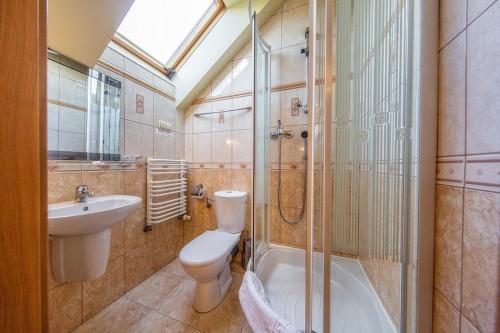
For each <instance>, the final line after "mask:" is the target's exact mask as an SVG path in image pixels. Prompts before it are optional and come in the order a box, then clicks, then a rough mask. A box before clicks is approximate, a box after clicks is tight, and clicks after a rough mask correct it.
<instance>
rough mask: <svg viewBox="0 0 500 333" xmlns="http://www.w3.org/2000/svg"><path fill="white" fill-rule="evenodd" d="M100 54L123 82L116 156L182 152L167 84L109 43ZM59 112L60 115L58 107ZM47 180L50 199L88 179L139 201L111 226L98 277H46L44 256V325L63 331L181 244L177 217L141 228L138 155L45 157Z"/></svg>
mask: <svg viewBox="0 0 500 333" xmlns="http://www.w3.org/2000/svg"><path fill="white" fill-rule="evenodd" d="M101 60H102V61H100V63H99V64H100V65H98V66H96V69H97V70H98V71H101V72H103V73H105V74H108V75H110V76H112V77H115V78H116V79H118V80H120V81H121V82H122V96H121V98H122V103H121V138H120V146H121V153H122V155H123V154H125V155H133V154H138V155H143V156H144V157H147V156H155V157H159V158H183V156H184V133H183V132H184V118H183V115H182V114H180V113H176V111H175V108H174V101H173V100H172V99H170V98H167V97H166V96H173V94H174V87H173V86H172V85H171V84H170V83H168V82H167V81H165V80H163V79H161V78H160V77H159V76H157V75H155V74H153V73H152V72H151V71H149V70H147V69H146V68H144V67H142V66H140V65H138V64H137V63H136V62H134V61H132V60H131V59H128V58H126V57H124V56H122V55H121V54H119V53H118V52H116V51H114V50H112V49H111V48H108V49H106V51H105V52H104V54H103V55H102V59H101ZM61 84H62V83H61ZM136 94H141V95H143V96H144V114H139V113H136V112H135V96H136ZM58 112H59V115H60V114H61V113H62V112H64V111H61V110H58ZM160 119H161V120H166V121H169V122H171V123H172V124H175V127H174V130H173V131H170V132H162V131H159V130H158V129H157V125H158V120H160ZM48 182H49V184H48V188H49V193H48V200H49V203H56V202H62V201H70V200H74V190H75V187H76V186H77V185H79V184H87V185H88V186H89V189H90V190H91V191H93V192H95V193H96V195H98V196H99V195H107V194H129V195H136V196H139V197H141V198H142V199H143V201H142V207H140V208H139V209H137V211H136V212H135V213H133V214H132V215H131V216H130V217H128V218H127V219H126V220H125V221H123V222H122V223H119V224H117V225H115V226H114V227H113V228H112V238H111V251H110V258H109V263H108V268H107V271H106V273H105V274H104V275H103V276H102V277H100V278H98V279H95V280H92V281H88V282H83V283H60V282H57V281H55V279H54V278H53V276H52V268H51V264H50V262H49V267H48V274H49V327H50V331H51V332H69V331H71V330H73V329H74V328H75V327H77V326H78V325H80V324H81V323H83V322H84V321H87V320H88V319H90V318H91V317H92V316H94V315H95V314H96V313H97V312H99V311H100V310H101V309H103V308H104V307H106V306H107V305H109V304H110V303H112V302H113V301H114V300H116V299H118V298H119V297H120V296H122V295H123V294H124V293H126V292H128V291H129V290H130V289H132V288H133V287H134V286H136V285H137V284H139V283H140V282H142V281H143V280H144V279H146V278H147V277H149V276H150V275H152V274H153V273H154V272H156V271H157V270H159V269H160V268H161V267H163V266H165V265H166V264H168V263H169V262H170V261H172V260H173V259H175V257H176V256H177V254H178V252H179V251H180V249H181V247H182V245H183V244H182V239H183V225H182V224H183V223H182V221H180V220H177V219H174V220H172V221H169V222H165V223H162V224H159V225H155V226H153V231H152V232H148V233H144V231H143V226H144V221H145V216H146V208H145V203H146V200H145V199H146V197H145V196H146V169H145V164H144V162H137V163H124V164H122V163H121V162H106V164H105V165H94V164H92V162H90V161H49V174H48ZM49 253H51V252H50V249H49ZM49 258H50V256H49Z"/></svg>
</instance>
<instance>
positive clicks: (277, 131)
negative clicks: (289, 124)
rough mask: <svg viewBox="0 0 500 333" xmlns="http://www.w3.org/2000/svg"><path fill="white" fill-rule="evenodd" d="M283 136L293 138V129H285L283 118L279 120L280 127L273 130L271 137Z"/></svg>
mask: <svg viewBox="0 0 500 333" xmlns="http://www.w3.org/2000/svg"><path fill="white" fill-rule="evenodd" d="M282 136H283V137H285V138H286V139H291V138H293V131H292V130H290V129H288V130H286V129H284V127H283V125H282V124H281V120H278V127H277V128H276V129H273V130H272V131H271V139H273V140H274V139H278V138H280V137H282Z"/></svg>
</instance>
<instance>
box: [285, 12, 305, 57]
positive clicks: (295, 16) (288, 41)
mask: <svg viewBox="0 0 500 333" xmlns="http://www.w3.org/2000/svg"><path fill="white" fill-rule="evenodd" d="M308 24H309V7H308V6H301V7H295V8H293V9H290V10H287V11H284V12H283V13H282V47H283V48H285V47H288V46H292V45H297V44H302V43H305V42H306V38H305V31H306V27H307V26H308ZM302 56H303V55H302ZM304 59H305V57H304Z"/></svg>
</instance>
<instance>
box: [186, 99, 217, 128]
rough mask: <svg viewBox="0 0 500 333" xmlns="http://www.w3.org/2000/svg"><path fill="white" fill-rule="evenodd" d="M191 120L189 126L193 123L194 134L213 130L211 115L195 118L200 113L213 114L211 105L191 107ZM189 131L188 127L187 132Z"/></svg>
mask: <svg viewBox="0 0 500 333" xmlns="http://www.w3.org/2000/svg"><path fill="white" fill-rule="evenodd" d="M191 108H192V109H191V115H192V116H191V119H190V121H189V122H187V124H188V125H189V123H191V126H192V132H193V133H206V132H210V131H211V130H212V118H211V117H210V116H209V115H205V116H200V117H195V115H197V114H198V113H206V112H212V104H211V103H203V104H197V105H193V106H192V107H191ZM187 130H188V128H187V126H186V131H187Z"/></svg>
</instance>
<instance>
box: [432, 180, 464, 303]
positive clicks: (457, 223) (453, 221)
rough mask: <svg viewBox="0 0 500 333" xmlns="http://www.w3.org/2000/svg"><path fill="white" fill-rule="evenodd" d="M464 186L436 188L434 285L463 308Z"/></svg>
mask: <svg viewBox="0 0 500 333" xmlns="http://www.w3.org/2000/svg"><path fill="white" fill-rule="evenodd" d="M462 211H463V189H461V188H457V187H450V186H437V188H436V231H435V236H434V238H435V249H434V257H435V258H434V266H435V267H434V287H435V288H437V289H439V291H440V292H441V293H442V294H443V295H444V296H445V297H446V298H447V299H448V300H450V301H451V302H452V303H453V305H454V306H455V307H456V308H460V290H461V288H462V285H461V282H462V281H461V279H462Z"/></svg>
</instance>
